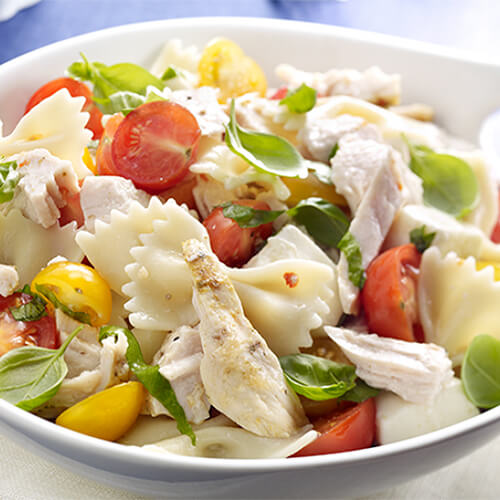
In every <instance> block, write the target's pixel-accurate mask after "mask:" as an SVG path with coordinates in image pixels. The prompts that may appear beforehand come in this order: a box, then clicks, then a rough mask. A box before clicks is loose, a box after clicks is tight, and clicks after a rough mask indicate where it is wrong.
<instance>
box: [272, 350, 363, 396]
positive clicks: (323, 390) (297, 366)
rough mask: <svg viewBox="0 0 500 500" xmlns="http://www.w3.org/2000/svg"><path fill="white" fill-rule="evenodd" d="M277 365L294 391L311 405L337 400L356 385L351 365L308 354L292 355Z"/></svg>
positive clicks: (281, 359) (354, 373)
mask: <svg viewBox="0 0 500 500" xmlns="http://www.w3.org/2000/svg"><path fill="white" fill-rule="evenodd" d="M279 361H280V364H281V368H283V373H284V374H285V378H286V380H287V382H288V383H289V384H290V386H291V387H292V388H293V390H294V391H295V392H296V393H298V394H302V396H305V397H306V398H308V399H312V400H314V401H325V400H327V399H333V398H338V397H340V396H342V395H344V394H345V393H346V392H347V391H349V390H351V389H353V388H354V387H355V385H356V384H355V380H356V371H355V368H354V366H352V365H344V364H340V363H335V362H334V361H330V360H329V359H325V358H320V357H318V356H312V355H311V354H291V355H289V356H283V357H281V358H280V360H279Z"/></svg>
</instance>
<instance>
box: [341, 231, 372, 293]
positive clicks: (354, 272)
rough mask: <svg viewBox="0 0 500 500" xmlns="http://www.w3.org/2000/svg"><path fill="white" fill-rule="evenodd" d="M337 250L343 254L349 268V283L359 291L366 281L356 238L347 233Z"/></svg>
mask: <svg viewBox="0 0 500 500" xmlns="http://www.w3.org/2000/svg"><path fill="white" fill-rule="evenodd" d="M337 248H338V249H339V250H340V251H341V252H343V253H344V255H345V256H346V259H347V263H348V266H349V279H350V280H351V283H353V284H354V285H355V286H357V287H358V288H359V289H361V288H363V285H364V284H365V281H366V276H365V271H364V269H363V259H362V256H361V248H360V247H359V243H358V242H357V240H356V238H355V237H354V236H353V235H352V234H351V233H350V232H349V231H347V232H346V233H345V234H344V236H343V237H342V239H341V240H340V242H339V244H338V245H337Z"/></svg>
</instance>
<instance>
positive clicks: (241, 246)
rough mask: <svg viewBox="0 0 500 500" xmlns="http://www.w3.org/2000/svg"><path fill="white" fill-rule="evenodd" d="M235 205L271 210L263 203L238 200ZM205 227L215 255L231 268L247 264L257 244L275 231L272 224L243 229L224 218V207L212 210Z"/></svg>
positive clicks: (204, 222)
mask: <svg viewBox="0 0 500 500" xmlns="http://www.w3.org/2000/svg"><path fill="white" fill-rule="evenodd" d="M234 203H238V204H239V205H245V206H247V207H252V208H255V209H257V210H269V209H270V208H269V205H268V204H267V203H265V202H263V201H256V200H237V201H235V202H234ZM203 225H204V226H205V227H206V229H207V231H208V235H209V236H210V244H211V245H212V249H213V251H214V252H215V255H217V257H218V258H219V260H220V261H221V262H224V264H226V265H228V266H231V267H238V266H242V265H243V264H245V263H246V262H247V261H248V260H249V259H250V257H251V256H252V253H253V252H254V251H255V247H256V245H257V243H258V242H259V241H262V240H266V239H267V238H269V236H271V234H272V231H273V227H272V224H271V223H268V224H262V225H261V226H257V227H252V228H242V227H240V226H239V225H238V223H237V222H235V221H234V220H233V219H230V218H228V217H224V214H223V213H222V207H217V208H216V209H214V210H212V212H211V213H210V215H209V216H208V217H207V218H206V219H205V220H204V221H203Z"/></svg>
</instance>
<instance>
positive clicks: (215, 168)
mask: <svg viewBox="0 0 500 500" xmlns="http://www.w3.org/2000/svg"><path fill="white" fill-rule="evenodd" d="M190 170H191V172H193V173H195V174H206V175H210V176H211V177H213V178H214V179H215V180H217V181H219V182H221V183H222V184H223V185H224V188H225V189H228V190H231V189H234V188H237V187H239V186H242V185H244V184H248V183H252V182H255V183H258V184H260V185H263V186H264V187H266V188H267V189H268V190H270V191H273V193H274V195H275V196H276V197H277V198H278V199H279V200H286V199H287V198H288V197H289V196H290V191H289V190H288V188H287V187H286V186H285V184H284V183H283V181H282V180H281V179H280V178H279V177H278V176H276V175H271V174H268V173H265V172H259V171H257V170H256V169H255V168H253V167H251V166H250V165H249V164H248V163H247V162H246V161H245V160H243V159H242V158H240V157H239V156H238V155H236V154H234V153H233V152H232V151H231V150H230V149H229V148H228V147H227V146H226V144H218V145H216V146H214V147H213V148H211V149H209V150H208V151H207V152H206V153H205V154H204V155H202V156H199V157H198V160H197V161H196V162H195V163H193V164H192V165H191V167H190Z"/></svg>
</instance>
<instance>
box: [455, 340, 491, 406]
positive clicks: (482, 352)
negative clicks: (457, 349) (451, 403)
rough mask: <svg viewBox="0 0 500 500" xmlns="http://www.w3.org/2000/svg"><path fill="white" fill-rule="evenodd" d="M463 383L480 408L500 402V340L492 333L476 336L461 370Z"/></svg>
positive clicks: (470, 398)
mask: <svg viewBox="0 0 500 500" xmlns="http://www.w3.org/2000/svg"><path fill="white" fill-rule="evenodd" d="M461 378H462V385H463V388H464V392H465V394H466V396H467V397H468V398H469V400H470V401H471V402H472V403H473V404H474V405H475V406H477V407H479V408H493V407H494V406H497V405H499V404H500V341H499V340H497V339H496V338H494V337H491V336H490V335H477V336H476V337H474V339H473V340H472V342H471V343H470V345H469V347H468V348H467V352H466V353H465V357H464V361H463V363H462V370H461Z"/></svg>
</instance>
